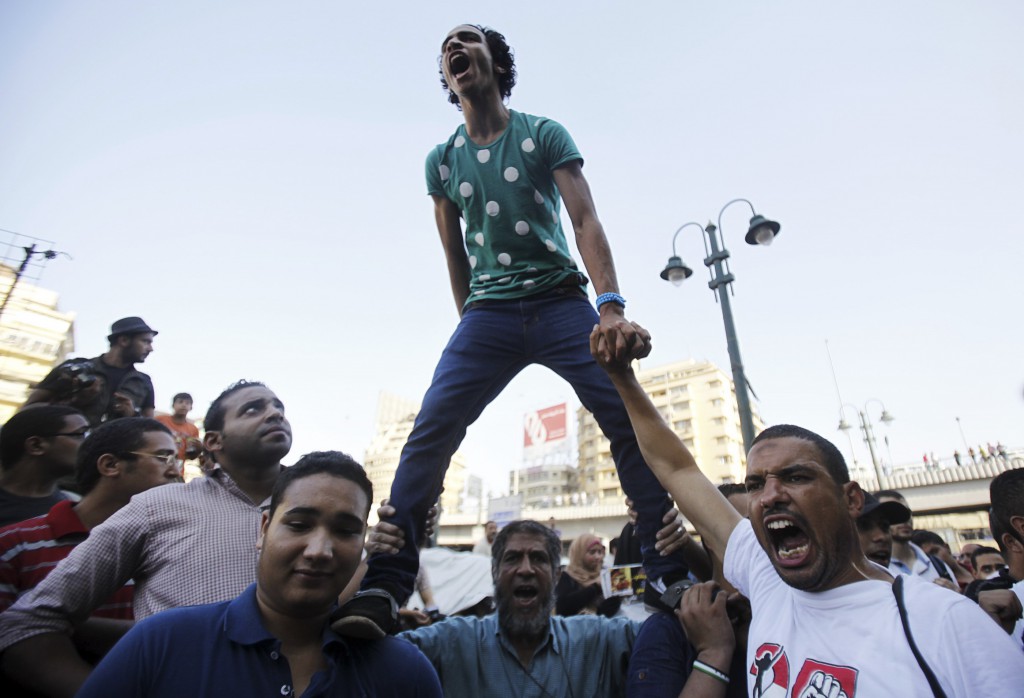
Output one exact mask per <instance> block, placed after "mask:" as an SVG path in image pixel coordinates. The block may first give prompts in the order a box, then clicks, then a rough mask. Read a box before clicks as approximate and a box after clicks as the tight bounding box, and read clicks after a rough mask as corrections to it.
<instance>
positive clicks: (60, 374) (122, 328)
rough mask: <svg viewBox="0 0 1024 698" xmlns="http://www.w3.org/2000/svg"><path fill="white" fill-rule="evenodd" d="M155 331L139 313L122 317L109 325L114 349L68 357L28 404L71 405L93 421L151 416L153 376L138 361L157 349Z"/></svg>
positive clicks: (33, 394) (30, 396)
mask: <svg viewBox="0 0 1024 698" xmlns="http://www.w3.org/2000/svg"><path fill="white" fill-rule="evenodd" d="M156 335H157V331H156V330H154V329H153V328H151V327H150V326H149V325H147V324H146V323H145V321H144V320H143V319H142V318H140V317H126V318H121V319H120V320H118V321H117V322H115V323H114V324H113V325H111V327H110V335H109V336H108V337H107V340H108V341H109V342H110V349H108V350H107V352H106V353H105V354H102V355H100V356H97V357H96V358H94V359H68V360H67V361H65V362H64V363H62V364H61V365H59V366H57V367H56V368H54V369H53V370H52V371H50V373H49V374H48V375H47V376H46V378H44V379H43V380H42V381H40V383H39V385H38V386H36V388H35V390H33V391H32V393H31V394H30V395H29V396H28V400H26V401H25V405H33V404H48V405H71V406H72V407H74V408H76V409H78V410H80V411H81V412H82V413H83V414H84V415H85V416H86V418H87V419H88V420H89V424H90V425H92V426H96V425H98V424H99V423H100V422H103V421H107V420H111V419H117V418H119V417H135V416H141V417H152V416H153V411H154V408H155V403H154V401H153V381H152V380H150V378H149V376H147V375H146V374H145V373H142V372H141V371H137V370H135V364H138V363H142V362H143V361H145V360H146V357H147V356H149V354H150V353H151V352H152V351H153V338H154V337H156Z"/></svg>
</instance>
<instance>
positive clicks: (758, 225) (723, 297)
mask: <svg viewBox="0 0 1024 698" xmlns="http://www.w3.org/2000/svg"><path fill="white" fill-rule="evenodd" d="M739 202H743V203H745V204H747V205H748V206H749V207H750V212H751V213H752V214H753V217H752V218H751V219H750V227H749V228H748V230H747V234H746V237H745V238H744V240H746V242H747V244H749V245H764V246H768V245H770V244H771V243H772V241H773V240H774V239H775V236H776V235H778V234H779V229H780V227H781V226H780V225H779V224H778V223H776V222H775V221H770V220H768V219H767V218H765V217H764V216H761V215H759V214H758V213H757V211H755V210H754V205H753V204H752V203H750V202H749V201H747V200H746V199H733V200H732V201H730V202H729V203H727V204H726V205H725V206H723V207H722V210H721V211H719V212H718V225H717V226H715V224H714V223H711V222H710V221H709V222H708V224H707V226H702V225H701V224H700V223H695V222H692V221H691V222H690V223H684V224H683V225H681V226H679V228H678V229H677V230H676V232H675V235H673V236H672V256H671V257H669V260H668V264H666V265H665V268H664V269H663V270H662V272H661V278H663V279H665V280H666V281H670V282H671V283H672V284H673V285H674V286H679V285H680V284H681V283H683V281H685V280H686V279H687V278H689V277H690V276H691V275H692V274H693V270H692V269H690V268H689V267H688V266H686V264H684V263H683V260H682V259H681V258H680V257H679V256H678V255H677V254H676V239H677V238H678V237H679V233H681V232H682V231H683V230H684V229H685V228H687V227H689V226H691V225H695V226H697V227H698V228H700V230H701V232H702V233H704V253H705V255H706V256H705V258H704V266H706V267H707V268H708V273H709V275H710V277H711V280H710V281H708V288H710V289H711V290H712V291H713V292H714V294H715V298H716V299H717V300H718V301H719V304H720V305H721V306H722V321H723V322H724V323H725V342H726V346H727V347H728V349H729V363H730V364H731V365H732V380H733V383H734V384H735V386H736V407H737V409H738V410H739V413H740V431H741V432H742V434H743V451H744V453H746V452H748V451H750V445H751V444H752V443H753V441H754V416H753V413H752V412H751V410H750V395H749V393H748V392H747V377H746V375H745V374H744V373H743V362H742V361H741V360H740V344H739V340H738V339H736V325H735V323H734V322H733V319H732V306H731V304H730V302H729V294H728V293H725V292H724V291H725V289H722V291H723V292H721V293H720V292H719V290H718V289H719V287H720V286H728V285H729V284H731V283H732V282H733V280H734V279H735V277H734V276H733V275H732V272H731V271H730V270H729V262H728V260H729V250H727V249H726V248H725V238H724V237H722V232H721V228H722V214H723V213H725V209H727V208H729V207H730V206H732V205H733V204H735V203H739ZM715 233H717V236H716V235H715ZM730 290H731V289H730Z"/></svg>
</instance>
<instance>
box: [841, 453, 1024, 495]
mask: <svg viewBox="0 0 1024 698" xmlns="http://www.w3.org/2000/svg"><path fill="white" fill-rule="evenodd" d="M1014 468H1024V456H1021V455H1019V454H1013V455H1008V456H1007V457H1006V458H999V457H997V458H989V459H988V460H982V461H981V462H978V463H971V464H970V465H960V466H955V467H951V468H925V467H923V466H921V467H919V468H915V469H913V470H910V469H904V470H898V471H896V472H894V473H890V474H883V475H882V480H881V482H878V478H876V477H875V476H874V474H870V475H867V476H865V477H862V478H858V479H857V480H858V482H860V484H861V486H862V487H864V488H865V489H872V490H905V489H911V488H914V487H931V486H934V485H945V484H953V483H957V482H967V481H969V480H991V479H992V478H994V477H995V476H997V475H999V474H1000V473H1003V472H1006V471H1007V470H1013V469H1014Z"/></svg>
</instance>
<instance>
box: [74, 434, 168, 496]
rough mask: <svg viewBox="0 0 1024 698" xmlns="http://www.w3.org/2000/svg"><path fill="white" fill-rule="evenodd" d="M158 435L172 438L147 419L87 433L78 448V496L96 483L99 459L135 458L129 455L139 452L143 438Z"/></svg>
mask: <svg viewBox="0 0 1024 698" xmlns="http://www.w3.org/2000/svg"><path fill="white" fill-rule="evenodd" d="M153 431H162V432H164V433H165V434H168V435H170V436H173V434H171V430H170V429H168V428H167V427H165V426H164V425H163V424H161V423H160V422H158V421H156V420H155V419H150V418H148V417H125V418H123V419H113V420H111V421H109V422H104V423H103V424H101V425H99V426H98V427H96V428H95V429H93V430H91V431H90V432H89V438H87V439H86V440H85V441H83V442H82V445H81V446H79V448H78V461H77V463H76V465H75V482H76V483H77V484H78V491H79V492H80V493H81V494H88V493H89V492H90V491H92V489H93V488H94V487H95V486H96V483H97V482H99V481H100V471H99V470H97V469H96V464H97V463H98V462H99V460H100V457H101V456H103V455H106V454H108V453H111V454H113V455H115V456H118V457H120V458H135V457H136V456H134V455H132V454H131V451H137V450H139V449H140V448H142V442H143V441H144V440H145V438H146V434H148V433H149V432H153Z"/></svg>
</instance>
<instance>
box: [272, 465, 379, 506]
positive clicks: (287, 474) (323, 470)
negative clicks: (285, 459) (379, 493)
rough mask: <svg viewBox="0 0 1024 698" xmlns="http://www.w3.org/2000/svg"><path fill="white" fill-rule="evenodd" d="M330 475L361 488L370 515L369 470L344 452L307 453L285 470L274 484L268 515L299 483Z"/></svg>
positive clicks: (371, 487) (371, 494)
mask: <svg viewBox="0 0 1024 698" xmlns="http://www.w3.org/2000/svg"><path fill="white" fill-rule="evenodd" d="M321 474H323V475H330V476H331V477H337V478H341V479H342V480H349V481H350V482H354V483H355V484H356V485H358V486H359V489H361V490H362V491H363V492H364V493H365V494H366V512H365V513H366V514H369V513H370V504H371V503H372V502H373V484H372V483H371V482H370V479H369V478H368V477H366V471H365V470H364V469H363V466H361V465H360V464H359V463H357V462H356V461H355V459H353V458H352V456H350V455H348V454H347V453H342V452H341V451H313V452H312V453H307V454H306V455H304V456H303V457H302V458H300V459H299V460H298V462H297V463H296V464H295V465H293V466H291V467H290V468H284V469H283V470H282V471H281V474H280V475H279V476H278V477H277V482H275V483H274V491H273V492H272V493H271V494H270V512H269V516H270V517H271V518H273V517H274V512H275V511H277V507H278V505H279V504H280V503H281V500H282V499H283V498H284V495H285V492H287V490H288V487H289V486H291V484H292V483H293V482H295V481H296V480H301V479H302V478H305V477H312V476H313V475H321Z"/></svg>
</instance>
